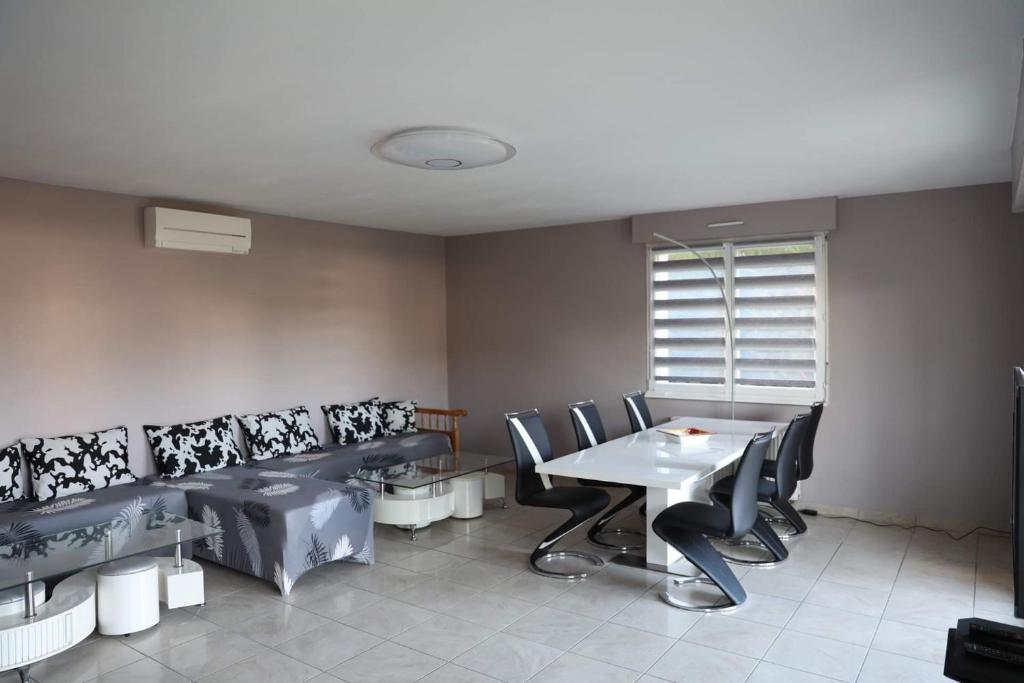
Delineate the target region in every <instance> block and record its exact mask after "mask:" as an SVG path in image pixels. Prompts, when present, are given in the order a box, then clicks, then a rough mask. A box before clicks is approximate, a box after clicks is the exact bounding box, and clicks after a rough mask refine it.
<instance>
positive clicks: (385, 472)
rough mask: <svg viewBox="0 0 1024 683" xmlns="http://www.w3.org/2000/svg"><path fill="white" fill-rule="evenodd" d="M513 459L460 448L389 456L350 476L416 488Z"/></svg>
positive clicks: (369, 482) (486, 468) (379, 484)
mask: <svg viewBox="0 0 1024 683" xmlns="http://www.w3.org/2000/svg"><path fill="white" fill-rule="evenodd" d="M396 460H398V461H397V462H396ZM512 461H513V457H512V456H511V455H484V454H482V453H473V452H470V451H461V452H460V453H459V454H458V455H452V454H448V455H435V456H432V457H429V458H423V459H422V460H413V461H411V462H405V461H400V459H398V458H395V459H390V458H389V459H387V460H386V461H384V462H381V463H380V464H379V465H373V466H364V467H363V468H361V469H360V470H358V471H357V472H356V473H355V474H353V475H352V477H351V478H352V479H357V480H359V481H362V482H366V483H368V484H373V485H375V486H383V485H387V486H396V487H398V488H407V489H414V488H419V487H421V486H429V485H431V484H437V483H439V482H443V481H447V480H448V479H454V478H455V477H461V476H463V475H466V474H472V473H474V472H485V471H487V470H488V469H490V468H492V467H496V466H498V465H503V464H505V463H508V462H512Z"/></svg>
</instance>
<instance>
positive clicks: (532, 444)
mask: <svg viewBox="0 0 1024 683" xmlns="http://www.w3.org/2000/svg"><path fill="white" fill-rule="evenodd" d="M505 423H506V425H507V426H508V433H509V436H510V437H511V438H512V450H513V451H514V452H515V456H516V501H517V502H518V503H519V504H520V505H526V506H529V507H542V508H558V509H561V510H566V511H568V512H570V513H571V514H572V516H571V517H570V518H569V519H568V520H567V521H566V522H565V523H564V524H562V525H561V526H560V527H558V528H557V529H555V530H554V531H553V532H551V533H550V534H548V536H547V537H546V538H545V539H544V540H543V541H541V542H540V544H539V545H538V546H537V548H536V549H535V550H534V551H533V554H531V555H530V569H531V570H533V571H534V572H535V573H537V574H540V575H541V576H548V577H552V578H558V579H570V580H575V579H583V578H586V576H587V574H588V572H585V571H577V572H559V571H554V570H552V569H545V568H543V567H541V566H540V563H541V562H549V561H551V560H557V559H564V558H569V557H573V558H577V559H579V560H583V561H584V562H587V563H590V564H592V565H594V566H595V567H597V568H601V567H603V566H604V560H602V559H601V558H600V557H598V556H597V555H593V554H591V553H583V552H579V551H575V550H562V551H558V552H556V551H553V550H551V547H552V546H553V545H554V544H555V543H557V542H558V540H559V539H561V538H562V537H564V536H565V535H566V534H568V533H570V532H571V531H573V530H574V529H576V528H577V527H579V526H581V525H583V524H584V523H586V522H587V520H589V519H590V518H591V517H594V516H595V515H597V514H598V513H599V512H601V510H603V509H605V508H606V507H608V504H609V503H611V501H612V499H611V496H609V495H608V492H607V491H605V490H604V489H599V488H591V487H587V486H554V485H552V483H551V477H549V476H548V475H546V474H538V473H537V472H536V470H535V469H534V468H536V467H537V465H539V464H541V463H542V462H547V461H548V460H551V458H552V452H551V442H550V441H549V440H548V433H547V430H546V429H545V428H544V421H543V420H541V417H540V412H539V411H538V410H536V409H534V410H526V411H522V412H518V413H506V414H505Z"/></svg>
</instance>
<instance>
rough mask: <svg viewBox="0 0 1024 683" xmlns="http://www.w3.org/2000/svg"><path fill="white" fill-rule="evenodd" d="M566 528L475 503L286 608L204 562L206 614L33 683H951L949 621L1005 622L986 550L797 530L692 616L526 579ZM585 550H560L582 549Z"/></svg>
mask: <svg viewBox="0 0 1024 683" xmlns="http://www.w3.org/2000/svg"><path fill="white" fill-rule="evenodd" d="M562 516H563V514H562V513H558V512H552V511H544V510H536V509H529V508H521V507H518V506H516V505H515V504H514V503H513V504H512V505H511V507H510V508H509V509H507V510H502V509H499V508H496V507H493V506H489V507H488V508H487V511H486V513H485V515H484V517H483V518H481V519H477V520H466V521H459V520H454V519H451V520H446V521H444V522H441V523H439V524H436V525H434V526H433V527H431V528H430V529H426V530H422V531H421V532H420V534H419V538H418V540H417V541H416V542H415V543H413V542H410V541H409V539H408V535H407V534H406V533H405V532H402V531H399V530H397V529H394V528H390V527H381V526H378V527H377V564H376V566H374V567H372V568H371V567H363V566H357V565H349V564H331V565H326V566H324V567H321V568H318V569H317V570H315V571H314V572H311V573H310V574H307V575H306V576H305V577H303V578H302V579H300V580H299V581H298V582H297V583H296V585H295V589H294V591H293V593H292V595H291V596H289V598H288V599H287V600H285V599H282V598H281V597H280V595H278V594H277V591H276V588H275V587H274V586H273V585H271V584H269V583H266V582H262V581H257V580H255V579H252V578H249V577H246V576H244V575H242V574H238V573H235V572H231V571H228V570H225V569H223V568H220V567H218V566H215V565H206V571H207V579H208V580H207V586H208V603H207V604H206V606H204V607H202V608H195V609H187V610H177V611H174V612H165V613H164V615H163V619H162V622H161V624H160V625H159V626H157V627H155V628H153V629H150V630H149V631H147V632H144V633H137V634H135V635H133V636H131V637H129V638H100V637H95V636H94V637H93V638H91V639H90V640H88V641H86V642H85V643H84V644H82V645H80V646H78V647H76V648H74V649H73V650H71V651H68V652H66V653H64V654H61V655H58V656H57V657H54V658H52V659H51V660H49V661H47V662H45V663H43V664H40V665H38V666H37V667H35V668H34V670H33V673H34V675H35V676H36V678H37V679H38V680H39V681H41V682H42V683H84V682H86V681H97V682H102V683H111V682H113V681H117V682H118V683H121V682H124V683H128V682H132V683H147V682H156V681H160V682H162V683H178V682H182V681H188V680H198V681H202V682H203V683H206V682H213V681H239V682H241V681H267V682H273V683H278V682H280V683H290V682H296V683H297V682H300V681H314V682H315V683H337V682H338V681H339V680H340V681H349V682H350V683H362V682H363V681H393V682H396V683H400V682H402V681H432V682H435V683H437V682H440V683H448V682H453V683H458V682H460V681H467V682H468V681H493V680H495V679H498V680H504V681H525V680H530V681H549V682H550V681H644V682H645V683H657V682H658V681H676V682H683V681H695V682H699V683H719V682H721V683H730V682H733V681H735V682H736V683H740V682H742V681H747V682H748V683H782V682H785V683H812V682H819V683H820V682H824V681H836V680H838V681H851V682H852V681H859V682H861V683H874V682H880V681H921V682H925V681H943V680H945V679H944V678H943V677H942V657H943V652H944V650H945V629H946V628H948V627H950V626H952V625H953V624H954V623H955V621H956V620H957V619H958V618H960V617H964V616H968V615H971V614H977V615H979V616H984V617H987V618H992V619H997V620H1002V621H1007V622H1012V621H1013V620H1012V618H1011V616H1010V614H1011V607H1010V604H1011V590H1012V589H1011V580H1010V565H1009V563H1010V555H1009V544H1008V541H1007V540H1006V539H1004V538H1000V537H995V536H986V535H974V536H971V537H970V538H968V539H966V540H963V541H960V542H954V541H952V540H950V539H948V538H947V537H946V536H944V535H941V534H934V533H931V532H926V531H921V530H918V531H914V532H910V531H903V530H900V529H892V528H884V529H883V528H877V527H873V526H870V525H867V524H862V523H856V522H852V521H846V520H826V519H820V518H809V519H808V523H809V525H810V527H811V528H810V531H809V533H808V534H806V535H805V536H803V537H800V538H797V539H794V540H793V541H791V542H790V543H789V547H790V552H791V555H790V558H789V559H788V560H787V561H786V562H784V563H782V564H781V565H780V566H778V567H775V568H771V569H752V570H749V571H746V572H744V571H743V570H742V569H740V568H737V574H738V575H740V576H741V581H742V582H743V584H744V586H745V587H746V589H747V591H748V593H749V594H750V595H749V600H748V602H747V604H745V605H744V606H743V607H742V608H740V609H739V610H738V611H736V612H734V613H732V614H730V615H727V616H725V615H708V616H700V615H697V614H694V613H690V612H683V611H680V610H676V609H673V608H671V607H668V606H667V605H664V604H663V603H662V602H661V601H660V600H659V599H658V597H657V593H658V591H659V590H660V587H661V582H662V581H664V577H663V575H660V574H656V573H654V572H646V571H641V570H637V569H629V568H624V567H620V566H615V565H608V566H606V568H605V569H604V570H602V571H601V572H599V573H598V574H596V575H595V576H593V577H592V578H591V579H588V580H587V581H584V582H581V583H577V584H568V583H564V582H561V581H557V580H553V579H546V578H542V577H539V576H536V575H534V574H531V573H529V572H528V571H527V569H526V559H527V557H528V555H529V552H530V550H531V549H532V548H533V546H534V545H535V544H536V543H537V541H539V540H540V538H542V537H543V536H544V535H545V534H546V533H547V530H549V529H550V528H553V526H555V524H557V523H558V522H559V521H560V520H561V518H562ZM640 524H641V522H640V520H639V518H638V517H633V518H631V519H629V520H627V526H634V527H638V526H640ZM584 538H585V537H584V535H583V533H582V531H581V532H580V533H577V534H574V536H573V537H572V539H571V540H569V542H568V545H574V546H578V547H580V548H589V546H588V545H587V544H586V543H585V542H583V539H584ZM590 549H591V550H593V549H592V548H590ZM1022 623H1024V622H1022ZM9 680H13V677H12V675H11V674H7V675H5V676H2V677H0V683H7V682H8V681H9Z"/></svg>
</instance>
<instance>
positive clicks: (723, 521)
mask: <svg viewBox="0 0 1024 683" xmlns="http://www.w3.org/2000/svg"><path fill="white" fill-rule="evenodd" d="M771 442H772V434H771V432H765V433H764V434H756V435H754V438H752V439H751V440H750V442H749V443H748V444H747V447H746V449H745V450H744V451H743V456H742V457H741V458H740V464H739V468H738V469H737V471H736V475H735V476H733V477H732V478H731V488H730V493H731V496H730V497H729V504H728V505H718V504H715V505H707V504H704V503H695V502H687V503H676V504H675V505H673V506H671V507H669V508H667V509H665V510H664V511H663V512H662V513H661V514H660V515H658V516H657V517H655V518H654V521H653V522H652V523H651V528H652V529H653V530H654V533H656V534H658V536H660V537H661V538H663V539H664V540H665V541H666V542H667V543H669V544H670V545H672V547H674V548H675V549H676V550H678V551H679V552H680V553H682V554H683V556H684V557H685V558H686V559H687V560H689V561H690V562H692V563H693V564H694V565H696V566H697V568H698V569H700V570H701V572H703V574H704V575H703V576H695V577H686V578H678V579H673V583H674V584H675V585H677V586H681V585H684V584H693V583H702V584H709V585H710V584H713V585H715V586H717V587H718V588H719V590H721V591H722V592H723V593H724V594H725V595H724V600H721V601H719V602H717V603H715V604H712V605H693V604H690V603H687V602H684V601H682V600H681V599H679V598H678V597H677V596H675V595H673V594H672V592H671V589H667V590H665V591H664V592H662V594H661V599H662V600H664V601H665V602H667V603H668V604H670V605H672V606H673V607H678V608H680V609H685V610H690V611H694V612H719V611H725V610H731V609H733V608H735V607H738V606H739V605H741V604H742V603H743V601H744V600H746V599H747V593H746V591H744V590H743V586H741V585H740V582H739V580H738V579H737V578H736V575H735V574H733V572H732V569H730V568H729V565H727V564H726V563H725V561H724V560H723V559H722V556H721V554H719V552H718V551H717V550H715V547H714V546H713V545H711V543H710V541H708V538H707V537H708V536H711V537H715V538H725V539H734V538H742V537H743V536H745V535H746V534H747V532H748V531H750V528H751V526H753V524H754V521H755V520H756V519H757V481H758V478H759V477H760V474H761V463H763V462H764V456H765V455H766V454H767V453H768V447H769V446H770V445H771Z"/></svg>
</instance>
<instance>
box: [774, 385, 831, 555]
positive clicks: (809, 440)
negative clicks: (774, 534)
mask: <svg viewBox="0 0 1024 683" xmlns="http://www.w3.org/2000/svg"><path fill="white" fill-rule="evenodd" d="M824 409H825V405H824V404H823V403H821V402H820V401H818V402H817V403H814V404H812V405H811V412H810V416H811V419H810V421H809V422H808V423H807V429H806V430H805V431H804V438H803V442H802V443H801V444H800V454H799V456H798V457H797V481H804V480H805V479H807V478H809V477H810V476H811V472H812V471H813V470H814V439H815V437H816V436H817V435H818V422H819V421H820V420H821V413H822V412H823V411H824ZM777 463H778V461H777V460H766V461H765V463H764V465H763V466H762V468H761V476H762V477H770V478H772V479H775V478H776V472H775V468H776V465H777ZM794 488H795V487H794ZM790 495H792V493H790ZM769 505H771V506H772V507H773V508H775V509H776V510H777V511H778V512H779V513H780V514H781V515H782V516H781V517H769V518H768V522H769V523H770V524H773V525H779V526H782V527H784V529H785V531H784V532H783V533H780V534H779V538H781V539H782V540H786V539H788V538H792V537H793V536H798V535H800V534H802V533H804V532H805V531H807V523H806V522H804V519H803V517H801V516H800V513H799V512H797V511H796V508H794V507H793V505H792V504H791V503H790V502H789V498H788V497H787V498H785V499H779V500H775V501H772V502H770V503H769Z"/></svg>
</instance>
